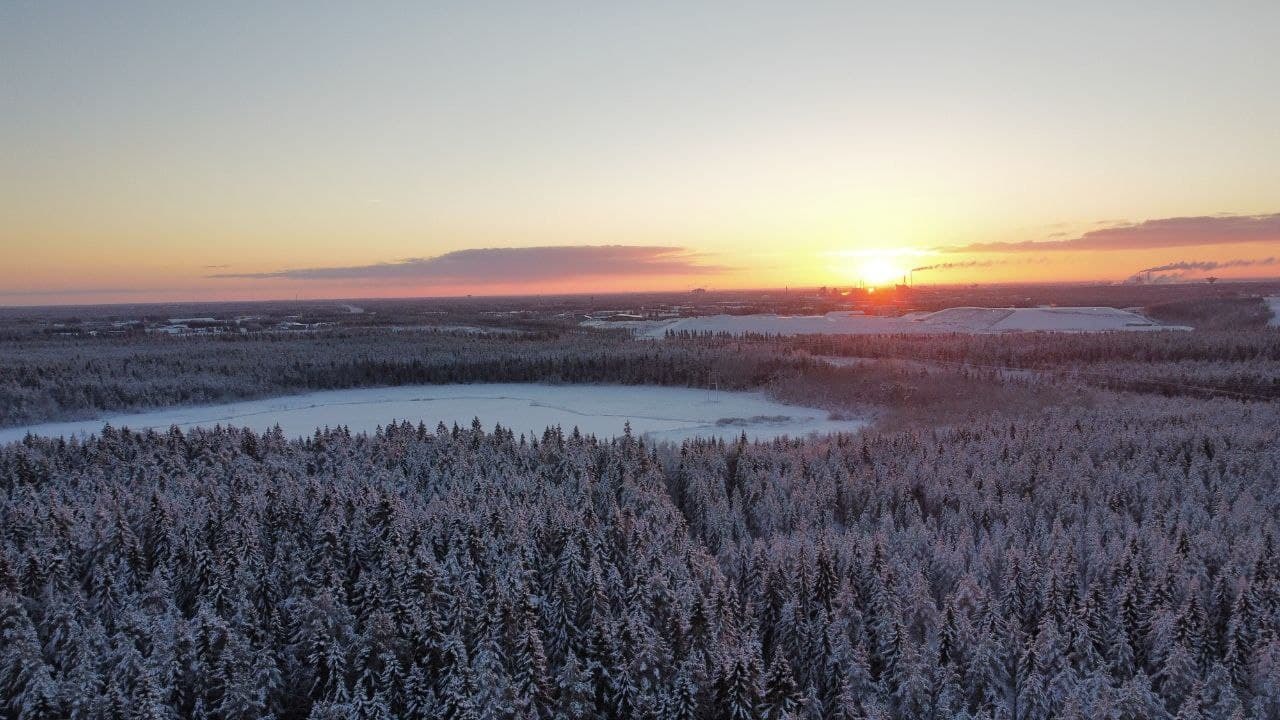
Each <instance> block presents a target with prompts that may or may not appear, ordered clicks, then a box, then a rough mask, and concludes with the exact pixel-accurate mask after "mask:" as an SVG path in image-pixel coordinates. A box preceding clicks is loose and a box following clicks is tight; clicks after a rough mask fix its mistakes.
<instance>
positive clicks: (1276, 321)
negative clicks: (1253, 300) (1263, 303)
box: [1267, 295, 1280, 327]
mask: <svg viewBox="0 0 1280 720" xmlns="http://www.w3.org/2000/svg"><path fill="white" fill-rule="evenodd" d="M1267 305H1269V306H1270V307H1271V319H1270V320H1268V321H1267V324H1268V325H1270V326H1272V327H1280V295H1277V296H1275V297H1269V298H1267Z"/></svg>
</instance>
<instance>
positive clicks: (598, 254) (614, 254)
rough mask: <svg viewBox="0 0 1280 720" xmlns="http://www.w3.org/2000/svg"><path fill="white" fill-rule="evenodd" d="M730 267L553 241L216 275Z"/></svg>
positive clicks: (561, 274)
mask: <svg viewBox="0 0 1280 720" xmlns="http://www.w3.org/2000/svg"><path fill="white" fill-rule="evenodd" d="M727 270H729V268H727V267H725V266H722V265H711V264H707V263H705V262H703V256H701V255H699V254H697V253H692V252H689V251H688V250H686V249H684V248H681V247H670V246H663V245H551V246H543V247H524V248H476V249H472V250H456V251H454V252H449V253H445V254H443V255H436V256H434V257H426V258H407V259H404V260H400V261H397V262H389V263H376V264H373V265H354V266H349V267H317V268H302V269H296V270H279V271H276V272H264V273H220V274H216V275H209V276H208V277H211V278H248V279H268V278H286V279H290V280H386V281H405V282H418V281H431V282H440V283H510V282H532V281H548V280H566V279H571V278H578V277H614V276H616V277H624V276H661V275H705V274H710V273H719V272H725V271H727Z"/></svg>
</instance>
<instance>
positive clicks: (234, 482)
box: [0, 395, 1280, 720]
mask: <svg viewBox="0 0 1280 720" xmlns="http://www.w3.org/2000/svg"><path fill="white" fill-rule="evenodd" d="M1117 399H1119V398H1117ZM1278 427H1280V413H1278V412H1277V410H1276V408H1275V406H1273V405H1270V404H1267V403H1254V404H1245V403H1239V402H1234V401H1227V400H1213V401H1195V402H1194V404H1192V403H1190V402H1188V401H1185V400H1181V399H1179V400H1166V399H1161V398H1154V397H1146V398H1140V397H1137V396H1131V395H1130V396H1125V397H1124V398H1123V402H1116V403H1114V404H1110V405H1108V406H1106V407H1094V408H1091V409H1083V408H1071V407H1060V408H1056V409H1049V410H1046V411H1045V412H1044V413H1042V414H1041V415H1040V416H1038V417H1034V418H1026V419H1016V420H1009V421H1004V420H990V419H988V420H974V421H971V422H969V423H965V424H959V425H956V426H954V427H951V428H949V429H945V430H943V429H939V430H933V431H912V432H897V433H876V432H868V433H865V434H863V435H857V436H835V437H831V438H828V439H819V440H810V441H777V442H774V443H769V444H748V443H733V442H731V443H727V444H726V443H694V444H687V445H685V446H683V447H681V448H676V447H672V446H660V447H650V446H646V445H645V444H644V443H643V442H641V441H639V440H638V439H636V438H634V437H631V436H624V437H621V438H618V439H614V440H609V441H601V440H595V439H592V438H584V437H580V436H578V435H576V434H575V433H572V432H557V431H548V432H547V433H546V434H545V435H543V436H542V437H539V438H535V439H530V438H525V437H515V436H512V435H511V434H510V433H509V431H505V430H502V429H500V428H495V429H490V430H485V429H483V428H482V427H481V426H480V425H479V424H478V423H477V424H476V425H474V426H472V427H470V428H461V429H460V428H456V427H455V428H444V427H438V428H427V427H412V426H408V425H403V426H394V427H389V428H387V429H385V430H384V431H383V432H381V433H379V434H376V435H374V436H363V435H354V436H353V435H351V434H349V433H347V432H344V431H342V430H338V431H334V432H331V433H328V434H323V435H321V434H317V435H315V436H314V437H312V438H310V439H309V440H306V441H305V442H288V441H286V440H285V439H284V438H283V437H282V436H280V435H279V434H274V433H267V434H265V435H255V434H252V433H246V432H242V431H238V430H234V429H222V430H207V431H206V430H195V431H191V432H188V433H185V434H184V433H181V432H177V431H173V432H170V433H161V434H149V435H137V434H132V433H125V432H121V431H116V430H111V431H108V432H105V433H104V434H103V435H102V437H100V438H97V439H93V440H89V441H86V442H83V443H81V442H76V441H73V442H70V443H67V442H63V441H54V440H48V439H40V438H29V439H28V440H27V441H25V442H23V443H20V444H14V445H10V446H7V447H6V448H3V449H2V450H0V490H2V492H3V495H0V502H2V505H0V513H2V515H0V632H2V633H3V643H2V644H0V697H3V698H5V700H6V703H5V704H4V706H3V707H2V708H0V713H3V716H4V717H13V718H19V717H20V718H63V717H74V718H90V717H93V718H97V717H146V718H174V717H198V718H215V717H217V718H259V717H268V716H269V717H274V718H279V719H281V720H283V719H284V718H307V717H313V718H349V717H357V718H390V717H410V718H442V719H444V718H447V719H450V720H452V719H453V718H489V717H513V718H515V717H519V718H597V717H599V718H641V717H643V718H649V717H655V718H656V717H664V718H665V717H670V718H705V719H711V718H770V719H773V718H785V717H793V718H879V717H901V718H954V717H960V718H965V717H980V718H988V717H990V718H1014V719H1022V718H1049V717H1062V718H1080V717H1089V718H1166V717H1169V718H1171V717H1179V718H1214V719H1217V718H1222V719H1224V720H1225V719H1227V718H1234V717H1258V718H1269V717H1277V716H1280V682H1278V681H1277V677H1278V676H1280V634H1278V633H1277V630H1278V629H1280V553H1278V552H1277V535H1278V534H1280V493H1278V492H1277V490H1278V489H1280V488H1277V484H1278V483H1280V450H1278V447H1280V446H1278V445H1277V440H1278V439H1280V437H1278V431H1277V428H1278Z"/></svg>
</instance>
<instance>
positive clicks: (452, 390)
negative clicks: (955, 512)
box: [0, 383, 866, 443]
mask: <svg viewBox="0 0 1280 720" xmlns="http://www.w3.org/2000/svg"><path fill="white" fill-rule="evenodd" d="M475 417H478V418H480V422H481V423H483V424H484V426H485V428H486V429H492V428H493V426H494V424H495V423H501V424H502V426H503V427H508V428H511V429H512V430H514V431H515V432H516V434H520V433H522V432H523V433H526V434H529V433H535V434H537V435H541V434H542V431H543V429H544V428H546V427H548V426H550V425H559V426H561V427H562V428H564V429H565V431H566V432H568V431H569V430H571V429H572V428H573V427H575V426H576V427H578V428H579V429H580V430H581V431H582V432H583V433H590V434H594V435H597V436H601V437H608V436H613V435H620V434H622V428H623V424H624V423H625V422H627V421H628V420H629V421H630V422H631V429H632V432H633V433H636V434H638V435H642V436H644V437H646V438H649V439H651V440H664V441H672V442H677V443H678V442H680V441H681V440H684V439H686V438H691V437H695V436H698V437H722V438H727V439H730V438H736V437H738V435H739V434H741V433H743V432H746V434H747V437H749V438H751V439H771V438H774V437H779V436H782V435H789V436H792V437H795V436H802V435H807V434H809V433H832V432H853V431H855V430H858V429H859V428H861V427H862V426H863V425H865V424H866V423H865V421H862V420H832V419H829V417H828V413H827V411H825V410H818V409H814V408H806V407H799V406H796V405H784V404H782V403H779V402H775V401H773V400H770V399H769V398H767V397H765V395H764V394H763V393H758V392H725V391H718V390H694V389H688V388H669V387H653V386H647V385H646V386H637V385H534V384H514V383H512V384H481V385H413V386H407V387H390V388H361V389H357V390H332V391H324V392H312V393H306V394H303V395H290V396H286V397H278V398H271V399H267V400H250V401H246V402H236V403H228V404H225V405H205V406H200V407H182V408H168V409H164V410H153V411H150V412H142V413H130V414H120V415H104V416H103V417H101V418H99V419H97V420H86V421H76V422H60V423H45V424H43V425H32V426H28V427H15V428H4V429H0V443H4V442H13V441H17V440H21V439H22V438H23V437H25V436H26V434H27V433H28V432H31V433H34V434H37V435H50V436H58V435H61V436H72V435H87V434H90V433H97V432H99V431H101V430H102V426H103V424H104V423H110V424H111V425H112V426H114V427H128V428H131V429H133V430H144V429H147V428H154V429H157V430H165V429H168V428H169V426H171V425H177V426H178V427H181V428H189V427H196V426H204V427H212V426H214V425H232V426H236V427H249V428H253V429H254V430H258V431H264V430H268V429H270V428H272V427H273V426H275V425H277V424H279V425H280V428H281V429H282V430H284V433H285V435H286V436H288V437H299V436H303V435H310V434H312V433H313V432H314V431H315V429H316V428H317V427H325V426H329V427H335V426H338V425H346V426H347V427H349V428H351V431H352V432H360V431H368V432H372V431H373V430H374V429H375V428H376V427H378V426H379V425H386V424H388V423H389V422H390V421H392V420H409V421H411V422H413V423H415V424H416V423H418V422H419V421H421V422H424V423H426V424H427V426H428V427H431V428H433V429H434V428H435V425H436V423H437V422H441V421H443V422H444V423H445V424H446V425H450V426H451V425H452V424H453V423H458V424H459V425H464V426H466V425H470V424H471V420H472V418H475Z"/></svg>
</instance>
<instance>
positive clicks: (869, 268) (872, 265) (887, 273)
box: [858, 258, 902, 287]
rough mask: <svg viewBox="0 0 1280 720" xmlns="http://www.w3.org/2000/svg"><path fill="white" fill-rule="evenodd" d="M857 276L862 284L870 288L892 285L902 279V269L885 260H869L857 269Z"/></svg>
mask: <svg viewBox="0 0 1280 720" xmlns="http://www.w3.org/2000/svg"><path fill="white" fill-rule="evenodd" d="M858 274H859V276H860V277H861V278H862V282H864V283H866V284H867V285H871V286H872V287H875V286H884V285H892V284H894V283H895V282H897V281H898V279H899V278H901V277H902V268H900V267H898V266H896V265H894V264H893V263H891V262H889V261H888V260H886V259H885V258H870V259H868V260H867V261H866V262H864V263H862V266H861V267H859V268H858Z"/></svg>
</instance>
